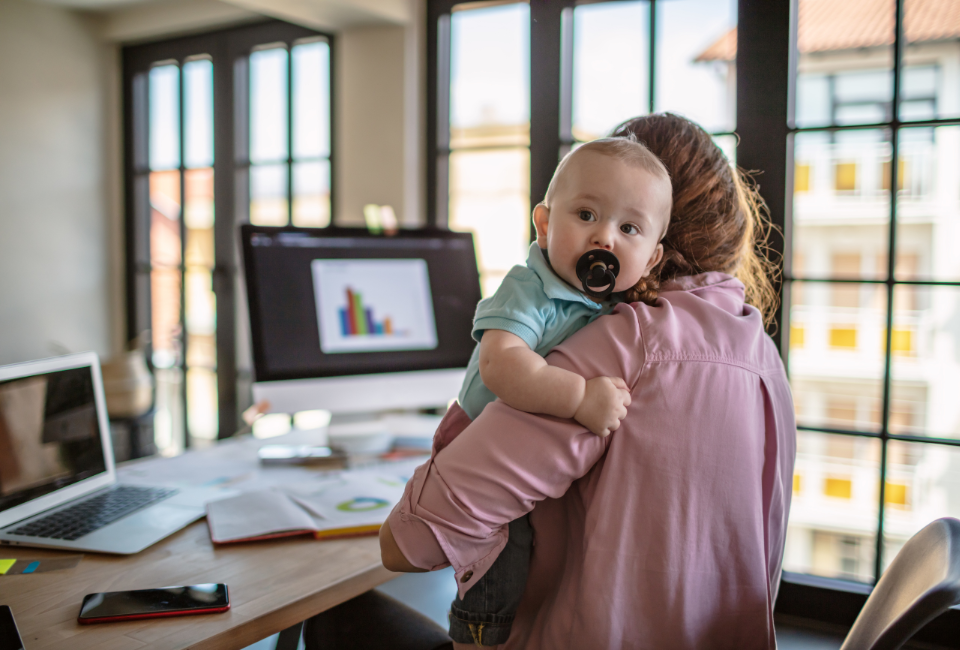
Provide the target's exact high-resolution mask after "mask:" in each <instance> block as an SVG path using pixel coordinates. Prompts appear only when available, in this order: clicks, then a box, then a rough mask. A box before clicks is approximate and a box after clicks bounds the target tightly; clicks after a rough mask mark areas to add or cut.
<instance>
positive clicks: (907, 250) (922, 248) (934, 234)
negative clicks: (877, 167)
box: [883, 126, 960, 281]
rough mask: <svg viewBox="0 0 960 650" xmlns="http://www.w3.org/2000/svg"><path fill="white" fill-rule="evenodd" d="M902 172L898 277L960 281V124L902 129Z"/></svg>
mask: <svg viewBox="0 0 960 650" xmlns="http://www.w3.org/2000/svg"><path fill="white" fill-rule="evenodd" d="M883 171H884V177H885V181H886V183H885V185H886V187H887V188H889V187H890V172H891V171H892V168H891V166H890V161H889V157H888V158H887V160H886V161H885V162H884V170H883ZM897 172H898V178H897V188H898V192H897V269H896V274H897V279H898V280H924V279H931V280H949V281H957V280H960V255H957V246H956V242H958V241H960V127H957V126H943V127H939V128H936V129H932V128H926V127H919V128H912V129H903V130H901V131H900V162H899V164H898V166H897Z"/></svg>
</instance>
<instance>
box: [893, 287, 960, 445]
mask: <svg viewBox="0 0 960 650" xmlns="http://www.w3.org/2000/svg"><path fill="white" fill-rule="evenodd" d="M958 314H960V288H958V287H925V286H914V285H897V286H895V287H894V291H893V333H892V336H891V340H890V343H891V350H892V352H893V359H892V362H893V365H892V377H893V384H892V387H891V396H892V398H893V399H892V404H891V411H890V431H891V433H903V434H911V435H920V436H923V435H928V436H935V437H938V438H960V400H958V399H957V387H958V386H960V318H958Z"/></svg>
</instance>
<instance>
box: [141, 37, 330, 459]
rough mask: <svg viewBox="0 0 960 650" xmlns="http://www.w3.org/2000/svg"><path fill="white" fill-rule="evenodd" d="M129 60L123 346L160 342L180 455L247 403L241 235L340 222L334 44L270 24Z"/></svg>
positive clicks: (163, 425) (164, 442) (164, 391)
mask: <svg viewBox="0 0 960 650" xmlns="http://www.w3.org/2000/svg"><path fill="white" fill-rule="evenodd" d="M123 57H124V59H123V67H124V102H125V111H124V115H125V132H126V142H125V146H126V160H125V168H126V212H127V221H126V224H127V251H128V255H127V305H128V315H127V333H128V337H129V338H131V339H132V338H134V337H135V336H137V335H139V334H140V333H141V332H143V331H145V330H149V331H150V332H151V335H150V342H151V352H152V354H151V355H150V361H151V365H152V367H153V370H154V376H155V379H156V397H155V416H154V429H155V435H156V441H157V446H158V447H159V449H160V450H161V453H165V454H174V453H177V452H178V451H179V450H181V449H183V448H184V447H186V446H190V445H191V444H196V443H202V442H204V441H208V440H213V439H216V438H218V437H226V436H229V435H232V434H233V433H234V432H235V431H236V430H237V428H238V424H237V423H238V419H239V418H238V414H239V411H240V410H241V409H242V408H243V407H245V405H246V403H247V402H248V401H249V396H248V395H246V394H245V391H244V386H245V385H246V383H248V382H249V380H250V369H249V366H250V364H249V362H247V361H245V360H244V359H245V357H246V351H245V350H243V349H241V350H239V351H238V348H237V335H238V328H241V331H242V328H243V327H244V326H245V322H244V318H243V317H241V316H239V315H238V308H240V309H242V307H241V306H240V305H242V303H239V304H238V301H237V287H238V283H239V274H238V270H237V264H238V260H237V259H236V253H235V249H236V233H235V230H236V225H237V224H238V223H242V222H245V221H247V220H250V221H253V222H254V223H268V224H272V225H287V224H290V223H292V224H294V225H302V226H323V225H327V224H328V223H329V222H330V213H331V209H330V205H331V196H330V187H331V179H330V175H331V171H330V159H331V155H332V154H331V146H330V133H331V127H330V107H331V99H330V70H331V66H330V38H329V37H327V36H325V35H322V34H318V33H317V32H314V31H312V30H308V29H304V28H301V27H296V26H293V25H288V24H285V23H281V22H276V21H274V22H269V23H264V24H260V25H253V26H245V27H238V28H233V29H226V30H220V31H216V32H211V33H209V34H204V35H199V36H190V37H185V38H179V39H174V40H168V41H163V42H158V43H151V44H146V45H136V46H130V47H126V48H124V51H123ZM238 352H239V354H238ZM238 384H239V386H238Z"/></svg>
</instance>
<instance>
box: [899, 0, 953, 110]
mask: <svg viewBox="0 0 960 650" xmlns="http://www.w3.org/2000/svg"><path fill="white" fill-rule="evenodd" d="M903 7H904V22H903V24H904V32H905V34H904V35H905V37H906V39H907V43H908V46H907V47H906V48H904V57H903V63H904V66H905V69H904V71H903V76H902V82H901V85H900V87H901V94H900V119H901V120H927V119H932V118H942V117H957V116H960V84H958V79H960V69H958V67H957V47H956V43H957V37H958V36H960V11H957V5H956V2H929V1H927V0H904V4H903ZM951 41H952V45H948V43H949V42H951Z"/></svg>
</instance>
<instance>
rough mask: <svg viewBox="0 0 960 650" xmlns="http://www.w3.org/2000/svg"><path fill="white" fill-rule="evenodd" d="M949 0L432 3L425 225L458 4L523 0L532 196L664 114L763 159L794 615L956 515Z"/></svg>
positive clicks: (788, 587)
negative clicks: (791, 404) (566, 166)
mask: <svg viewBox="0 0 960 650" xmlns="http://www.w3.org/2000/svg"><path fill="white" fill-rule="evenodd" d="M946 4H948V3H945V2H944V0H900V1H899V3H898V2H897V1H896V0H871V2H870V3H869V10H868V9H866V8H865V5H864V3H863V2H862V0H856V1H855V0H844V1H842V2H828V1H827V0H792V2H789V3H786V2H784V3H770V2H766V1H765V0H739V2H737V3H736V4H734V3H725V2H699V1H695V0H690V1H687V0H674V1H671V2H664V1H662V0H648V1H646V2H587V1H583V2H576V1H575V0H538V1H537V2H531V3H530V4H529V8H527V5H521V4H519V3H512V4H511V3H497V4H496V5H494V4H493V3H490V2H476V3H474V2H463V3H461V4H457V3H456V2H454V0H430V2H429V4H428V7H429V12H428V13H429V17H428V20H429V22H428V30H430V31H429V40H428V48H429V50H428V52H429V56H428V75H429V76H428V82H429V83H430V95H429V101H428V111H429V116H428V117H429V128H428V137H430V138H431V139H430V141H429V142H428V152H429V153H430V156H429V159H428V166H429V168H428V188H429V191H430V194H431V196H433V197H435V199H436V203H435V205H434V206H433V211H432V212H431V214H430V217H431V223H434V224H436V225H440V226H443V225H445V224H447V223H448V213H447V209H448V208H447V206H448V205H450V204H451V203H450V196H451V193H453V192H454V184H453V182H452V181H451V180H450V179H449V176H448V174H449V172H450V169H451V167H450V165H449V161H448V157H449V156H450V155H451V153H450V146H449V141H448V140H447V138H449V137H450V135H449V134H450V133H451V130H450V124H451V122H450V116H449V110H450V108H449V103H450V101H451V100H450V98H451V96H452V95H451V91H450V88H451V85H455V84H456V83H457V77H456V76H454V77H451V66H452V65H453V64H452V63H451V59H450V52H451V51H455V50H456V44H455V43H454V44H451V42H450V39H451V30H450V27H449V22H450V17H451V15H452V16H455V17H456V16H458V14H460V13H462V14H463V16H464V17H463V18H458V20H464V21H465V20H467V18H466V16H467V15H469V14H471V13H475V15H476V16H478V18H477V20H478V21H479V16H480V15H481V12H493V11H494V9H497V10H498V11H501V12H507V7H513V9H511V11H514V12H516V13H515V15H520V14H523V15H529V21H530V22H529V25H528V33H529V57H530V58H529V84H530V91H529V95H524V97H526V96H529V101H530V109H529V110H530V112H529V115H530V116H532V117H531V118H530V124H529V134H530V135H529V144H527V142H526V141H524V142H523V143H522V146H523V147H524V148H525V150H526V147H527V146H528V147H529V156H530V158H529V160H530V163H529V164H530V167H529V170H526V169H523V168H520V167H517V168H515V169H514V170H512V171H511V172H510V174H515V175H513V176H511V178H512V179H513V180H511V181H510V182H511V183H513V186H512V187H514V188H519V187H521V185H520V183H521V182H523V181H522V180H518V176H519V175H520V174H529V176H528V177H527V178H529V190H530V194H529V197H530V198H529V200H530V202H531V203H535V202H536V201H539V200H541V199H542V197H543V193H544V191H545V189H546V186H547V184H548V182H549V180H550V176H551V174H552V172H553V169H554V167H555V166H556V163H557V161H558V158H559V156H560V155H562V154H563V153H565V152H566V151H568V150H569V148H570V147H575V146H577V144H578V143H580V142H584V141H586V140H589V139H591V138H595V137H598V136H601V135H603V134H605V133H607V132H608V131H609V129H610V128H611V127H612V126H614V125H615V124H616V123H617V122H618V121H620V120H622V119H625V118H628V117H631V116H633V115H637V114H642V113H647V112H651V111H655V110H674V111H677V112H680V113H681V114H685V115H687V116H689V117H691V118H693V119H695V120H698V121H700V122H701V124H703V125H704V126H705V127H706V128H707V129H708V130H711V132H713V133H715V134H716V135H715V137H716V139H717V142H718V144H720V145H721V146H722V147H724V150H725V151H727V152H728V157H730V158H731V159H732V160H733V159H734V156H735V159H736V162H737V163H738V164H739V165H741V166H742V167H743V168H745V169H756V170H763V175H762V176H761V177H760V190H761V193H762V194H763V196H764V198H765V200H766V202H767V204H768V207H769V209H770V213H771V217H772V219H773V221H774V223H775V224H777V225H779V226H780V227H782V228H783V229H784V231H785V232H784V235H785V236H784V237H783V238H782V239H779V238H777V239H774V241H773V242H772V244H773V248H774V250H775V251H778V252H781V253H783V254H784V257H785V259H786V265H785V269H784V272H785V275H784V281H783V285H782V296H783V301H782V304H781V307H780V313H779V315H778V322H777V323H776V326H775V327H774V328H772V329H771V335H772V336H773V338H774V340H775V341H776V342H778V344H780V345H781V349H782V353H783V356H784V360H785V363H786V365H787V367H788V372H789V375H790V381H791V384H792V388H793V392H794V397H795V402H796V408H797V420H798V429H799V431H798V455H797V463H796V475H795V479H794V501H793V508H792V511H791V519H790V525H789V530H788V539H787V545H786V551H785V556H784V567H785V569H787V571H788V572H790V573H788V574H787V577H786V578H785V581H784V583H783V585H782V586H781V589H780V596H781V598H780V601H778V610H780V609H781V608H783V611H785V612H786V613H792V614H795V615H800V616H808V617H814V618H820V619H821V620H825V621H828V622H834V623H840V624H846V625H849V624H851V623H852V619H850V620H848V619H846V618H844V616H845V615H844V614H842V613H841V612H842V611H854V612H855V611H858V609H859V605H862V602H863V595H862V594H863V592H864V588H863V587H862V586H861V587H857V586H855V585H854V586H851V585H849V584H848V583H846V582H830V580H827V581H824V580H822V579H823V578H826V579H838V580H844V581H850V580H852V581H855V582H860V583H867V584H870V583H873V582H874V581H875V580H876V579H877V577H878V575H879V574H880V573H882V571H883V569H884V568H885V567H886V566H887V565H888V564H889V562H890V560H891V559H892V558H893V557H894V556H895V554H896V553H897V552H898V550H899V549H900V547H901V546H902V545H903V542H904V541H905V540H906V539H908V538H909V537H910V535H912V534H913V533H915V532H916V531H917V530H918V529H919V528H920V527H922V526H923V525H924V524H926V523H927V522H929V521H930V520H932V519H934V518H936V517H938V516H943V515H954V516H956V515H957V514H960V400H956V399H955V395H954V393H955V392H956V391H955V390H953V388H955V386H956V385H957V382H958V381H960V361H958V357H957V355H956V354H953V353H946V352H945V351H946V350H954V349H955V348H956V349H960V329H958V327H960V326H958V321H957V318H956V316H955V315H956V313H957V312H958V309H960V256H957V255H956V254H955V251H954V248H955V246H953V245H952V243H953V242H955V241H957V238H958V237H960V230H958V229H957V228H958V226H957V224H960V200H958V197H960V173H958V170H960V86H958V85H957V84H956V83H953V77H951V76H950V75H949V74H947V71H948V70H956V68H955V65H956V61H957V60H958V57H960V23H957V22H956V19H957V16H956V14H955V13H949V12H941V11H940V10H941V9H942V8H943V7H945V6H946ZM738 12H739V13H738ZM867 16H870V17H872V19H870V20H868V19H867ZM938 16H941V18H937V17H938ZM944 16H951V18H949V19H946V18H943V17H944ZM951 21H953V22H951ZM791 26H793V27H791ZM791 30H794V31H791ZM515 61H516V65H524V64H525V63H524V60H523V59H521V58H519V57H516V58H515ZM953 76H954V77H955V75H953ZM691 89H692V90H691ZM688 93H689V94H688ZM734 130H735V131H736V132H737V134H738V135H739V141H737V140H736V138H735V137H734V136H733V135H732V132H733V131H734ZM516 146H518V147H519V146H521V144H520V143H518V144H517V145H516ZM520 212H521V211H520V210H517V214H520ZM528 218H529V217H528V215H527V214H523V219H524V220H526V219H528ZM487 223H489V224H495V223H496V222H495V220H494V217H491V218H490V219H489V220H482V221H481V220H478V221H477V224H478V225H477V226H476V227H480V228H482V227H484V224H487ZM492 227H495V226H492ZM505 232H509V233H510V235H509V236H510V237H518V238H519V237H521V236H522V231H521V230H520V228H519V227H514V229H513V230H509V231H505ZM479 238H480V239H482V235H481V236H479ZM524 243H525V242H524ZM511 245H512V246H514V248H513V250H520V249H521V248H522V247H521V246H520V245H519V244H518V245H513V244H511ZM787 247H789V248H787ZM891 260H892V261H893V262H891ZM520 261H521V259H520V258H519V255H518V256H517V257H515V258H514V259H513V261H512V263H516V262H520ZM941 346H943V347H941ZM948 378H949V379H948ZM803 574H808V575H809V576H815V577H816V581H815V582H810V580H812V578H810V579H808V578H807V577H805V576H804V575H803ZM805 580H806V581H807V582H803V581H805ZM813 584H817V585H824V584H829V585H831V586H830V587H829V588H825V587H824V588H822V587H811V586H810V585H813ZM810 589H820V590H821V591H817V592H815V593H816V596H815V597H810V596H809V595H810V594H811V593H814V592H811V591H810ZM824 593H826V594H827V595H828V598H827V599H826V600H824V599H823V594H824ZM805 594H806V595H805ZM848 597H849V598H853V599H854V600H853V601H850V600H843V599H844V598H848ZM830 598H833V599H840V600H830ZM857 599H859V600H857ZM781 602H782V603H783V604H782V605H781ZM827 602H830V603H833V602H843V603H847V604H848V605H847V609H844V608H843V607H832V606H830V605H826V606H825V605H823V604H822V603H827ZM850 603H852V604H850ZM858 603H859V604H858ZM937 638H938V639H939V637H937Z"/></svg>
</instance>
